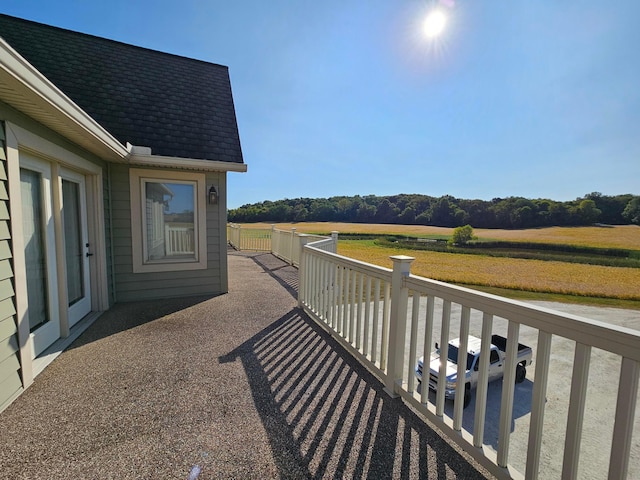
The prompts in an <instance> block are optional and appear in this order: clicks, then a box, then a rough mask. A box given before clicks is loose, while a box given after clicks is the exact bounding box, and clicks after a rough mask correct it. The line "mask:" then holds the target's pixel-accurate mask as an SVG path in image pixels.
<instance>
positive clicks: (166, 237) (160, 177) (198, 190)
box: [130, 169, 207, 273]
mask: <svg viewBox="0 0 640 480" xmlns="http://www.w3.org/2000/svg"><path fill="white" fill-rule="evenodd" d="M130 182H131V184H130V189H131V208H132V212H131V228H132V240H133V271H134V273H143V272H161V271H177V270H198V269H204V268H207V258H206V256H207V250H206V243H207V242H206V202H205V195H206V193H205V189H206V188H205V177H204V174H192V173H182V172H168V171H150V170H138V169H132V170H131V171H130Z"/></svg>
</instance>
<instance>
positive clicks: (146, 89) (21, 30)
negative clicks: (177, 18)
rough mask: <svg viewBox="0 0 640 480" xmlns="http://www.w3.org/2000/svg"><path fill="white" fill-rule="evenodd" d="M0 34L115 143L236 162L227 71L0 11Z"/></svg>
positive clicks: (237, 151) (239, 158)
mask: <svg viewBox="0 0 640 480" xmlns="http://www.w3.org/2000/svg"><path fill="white" fill-rule="evenodd" d="M0 36H1V37H2V38H4V40H5V41H6V42H7V43H9V45H11V46H12V47H13V48H14V49H15V50H16V51H17V52H18V53H20V55H22V56H23V57H24V58H25V59H26V60H27V61H28V62H29V63H31V64H32V65H33V66H34V67H36V68H37V69H38V70H39V71H40V72H41V73H42V74H43V75H44V76H45V77H47V78H48V79H49V80H50V81H51V82H52V83H53V84H54V85H56V86H57V87H58V88H59V89H60V90H62V91H63V92H64V93H65V94H66V95H67V96H68V97H69V98H71V99H72V100H73V101H74V102H75V103H76V104H78V106H80V108H82V109H83V110H84V111H85V112H87V113H88V114H89V115H90V116H91V117H92V118H93V119H94V120H96V121H97V122H98V123H99V124H100V125H102V126H103V127H104V128H105V129H106V130H107V131H108V132H109V133H111V134H112V135H113V136H114V137H115V138H116V139H118V141H120V142H122V144H123V145H125V144H126V143H127V142H129V143H131V144H133V145H140V146H145V147H151V150H152V153H153V154H154V155H163V156H170V157H185V158H193V159H203V160H218V161H223V162H235V163H243V160H242V151H241V148H240V137H239V135H238V126H237V122H236V116H235V109H234V106H233V97H232V94H231V82H230V80H229V71H228V68H227V67H225V66H222V65H216V64H213V63H208V62H204V61H200V60H194V59H190V58H186V57H180V56H177V55H171V54H167V53H162V52H158V51H155V50H149V49H146V48H141V47H136V46H133V45H128V44H125V43H120V42H116V41H113V40H107V39H104V38H100V37H95V36H92V35H86V34H83V33H78V32H73V31H70V30H64V29H61V28H57V27H51V26H49V25H43V24H40V23H35V22H31V21H27V20H22V19H19V18H15V17H10V16H7V15H2V14H0Z"/></svg>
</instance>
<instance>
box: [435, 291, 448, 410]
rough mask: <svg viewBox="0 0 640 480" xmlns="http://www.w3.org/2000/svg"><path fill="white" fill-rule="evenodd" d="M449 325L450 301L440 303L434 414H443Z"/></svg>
mask: <svg viewBox="0 0 640 480" xmlns="http://www.w3.org/2000/svg"><path fill="white" fill-rule="evenodd" d="M450 326H451V301H449V300H444V302H443V304H442V330H441V331H440V369H439V370H438V388H437V390H436V415H437V416H438V417H442V415H444V399H445V397H444V394H445V389H446V388H447V358H448V355H449V328H450Z"/></svg>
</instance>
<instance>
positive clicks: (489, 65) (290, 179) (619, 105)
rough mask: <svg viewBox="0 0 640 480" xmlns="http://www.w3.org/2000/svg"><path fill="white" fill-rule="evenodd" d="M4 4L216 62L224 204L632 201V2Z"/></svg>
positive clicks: (637, 99)
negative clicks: (227, 87)
mask: <svg viewBox="0 0 640 480" xmlns="http://www.w3.org/2000/svg"><path fill="white" fill-rule="evenodd" d="M440 1H441V2H442V4H441V6H442V7H443V8H445V9H446V10H447V13H448V24H447V28H446V29H445V31H444V33H443V35H441V36H440V37H438V38H437V39H435V40H431V39H427V38H426V36H425V35H423V33H422V23H423V21H424V18H425V15H426V11H427V10H428V9H429V8H431V7H432V6H434V5H435V4H436V3H437V2H436V1H434V0H429V1H427V0H366V1H365V0H357V1H356V0H340V1H338V0H325V1H322V2H317V1H314V2H312V1H307V0H288V1H284V0H271V1H268V2H265V1H254V0H238V1H235V2H229V1H216V0H182V1H180V2H175V1H170V2H169V1H148V0H144V1H132V0H110V1H109V2H86V1H71V0H61V1H56V2H52V1H46V0H41V1H30V0H3V1H2V3H1V4H0V11H2V13H6V14H9V15H15V16H18V17H22V18H27V19H30V20H35V21H39V22H43V23H48V24H51V25H55V26H59V27H63V28H68V29H72V30H76V31H80V32H85V33H91V34H94V35H98V36H102V37H107V38H111V39H115V40H119V41H123V42H126V43H131V44H135V45H139V46H143V47H147V48H152V49H156V50H161V51H165V52H170V53H174V54H178V55H184V56H188V57H193V58H198V59H201V60H206V61H211V62H214V63H220V64H223V65H227V66H229V72H230V75H231V82H232V88H233V93H234V101H235V106H236V113H237V117H238V126H239V129H240V137H241V142H242V149H243V153H244V158H245V162H246V163H247V164H248V172H247V173H244V174H240V173H230V174H229V175H228V178H229V200H228V201H229V207H230V208H234V207H238V206H240V205H242V204H245V203H254V202H258V201H263V200H278V199H282V198H296V197H329V196H335V195H357V194H359V195H368V194H375V195H392V194H397V193H422V194H427V195H434V196H440V195H445V194H450V195H453V196H456V197H461V198H480V199H487V200H488V199H491V198H495V197H506V196H524V197H528V198H551V199H554V200H571V199H575V198H576V197H579V196H582V195H584V194H587V193H590V192H593V191H599V192H602V193H604V194H607V195H615V194H621V193H634V194H640V51H639V46H640V28H638V19H640V2H637V1H634V0H617V1H616V2H603V1H602V0H599V1H595V0H581V1H579V2H578V1H573V2H567V1H559V0H536V1H531V0H526V1H525V0H440ZM0 34H1V33H0Z"/></svg>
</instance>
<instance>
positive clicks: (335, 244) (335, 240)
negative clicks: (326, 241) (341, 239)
mask: <svg viewBox="0 0 640 480" xmlns="http://www.w3.org/2000/svg"><path fill="white" fill-rule="evenodd" d="M331 240H332V245H331V253H338V232H337V231H335V230H334V231H333V232H331Z"/></svg>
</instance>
